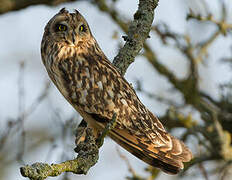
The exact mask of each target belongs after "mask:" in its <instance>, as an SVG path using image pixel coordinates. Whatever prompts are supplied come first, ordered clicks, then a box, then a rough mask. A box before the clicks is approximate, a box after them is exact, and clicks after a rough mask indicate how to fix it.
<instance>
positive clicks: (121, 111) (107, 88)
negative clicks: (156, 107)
mask: <svg viewBox="0 0 232 180" xmlns="http://www.w3.org/2000/svg"><path fill="white" fill-rule="evenodd" d="M41 56H42V61H43V64H44V65H45V67H46V70H47V72H48V75H49V77H50V78H51V80H52V81H53V83H54V84H55V85H56V87H57V88H58V90H59V91H60V92H61V94H62V95H63V96H64V97H65V99H66V100H67V101H68V102H69V103H70V104H71V105H72V106H73V107H74V108H75V110H76V111H77V112H78V113H79V114H80V115H81V116H82V117H83V118H84V120H85V121H86V122H87V123H88V126H89V127H91V128H92V129H94V132H95V133H94V134H95V136H96V138H97V136H99V134H100V133H101V131H102V130H103V129H104V128H105V126H106V125H107V123H109V122H110V121H111V120H112V118H113V116H114V114H116V125H115V126H114V128H113V129H112V130H110V132H109V134H108V135H109V136H110V137H111V138H112V139H113V140H114V141H116V143H118V144H119V145H121V146H122V147H123V148H125V149H126V150H127V151H129V152H130V153H132V154H133V155H135V156H136V157H138V158H139V159H141V160H143V161H144V162H146V163H148V164H150V165H151V166H154V167H157V168H160V169H161V170H162V171H164V172H166V173H169V174H177V173H178V172H179V171H180V170H181V169H183V167H184V165H183V162H188V161H190V160H191V159H192V153H191V151H190V150H189V149H188V148H187V147H186V146H185V145H184V143H183V142H182V141H180V140H178V139H176V138H175V137H173V136H172V135H170V134H169V133H167V132H166V131H165V129H164V127H163V125H162V124H161V123H160V121H159V120H158V119H157V117H156V116H155V115H153V114H152V113H151V112H150V111H149V110H148V109H147V108H146V107H145V106H144V105H143V104H142V102H141V101H140V100H139V98H138V96H137V95H136V92H135V91H134V90H133V88H132V87H131V86H130V84H129V83H128V82H127V81H126V80H125V79H124V77H123V76H122V75H121V74H120V73H119V72H118V71H117V69H116V68H115V67H114V66H113V65H112V64H111V62H110V61H109V60H108V59H107V57H106V56H105V55H104V53H103V52H102V50H101V49H100V47H99V45H98V43H97V42H96V40H95V38H94V37H93V35H92V33H91V31H90V28H89V25H88V23H87V22H86V20H85V19H84V17H83V16H82V15H81V14H80V13H79V12H78V11H77V10H75V11H74V12H72V13H70V12H69V11H68V10H66V9H65V8H63V9H61V10H60V11H59V12H58V13H57V14H56V15H55V16H54V17H53V18H51V20H50V21H49V22H48V23H47V25H46V27H45V30H44V35H43V39H42V43H41Z"/></svg>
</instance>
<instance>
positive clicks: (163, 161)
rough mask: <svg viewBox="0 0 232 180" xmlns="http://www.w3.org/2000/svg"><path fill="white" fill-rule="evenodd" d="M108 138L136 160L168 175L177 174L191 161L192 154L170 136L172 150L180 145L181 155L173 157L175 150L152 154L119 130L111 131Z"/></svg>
mask: <svg viewBox="0 0 232 180" xmlns="http://www.w3.org/2000/svg"><path fill="white" fill-rule="evenodd" d="M125 133H126V134H125ZM109 136H110V137H111V138H112V139H113V140H114V141H116V142H117V143H118V144H119V145H121V146H122V147H123V148H125V149H126V150H127V151H129V152H130V153H132V154H133V155H135V156H136V157H137V158H139V159H141V160H142V161H144V162H146V163H148V164H150V165H151V166H153V167H156V168H159V169H161V170H162V171H164V172H166V173H168V174H173V175H174V174H177V173H179V172H180V171H181V170H182V169H183V168H184V166H183V162H188V161H190V160H191V159H192V153H191V152H190V151H189V149H188V148H187V147H186V146H185V145H184V143H183V142H181V141H180V140H178V139H176V138H175V137H173V136H171V135H170V137H171V138H172V141H173V148H172V149H175V148H176V147H175V146H176V145H181V146H182V149H183V152H182V154H179V155H175V150H173V153H172V152H171V153H169V154H168V153H163V152H158V153H157V152H154V151H152V150H151V149H150V148H145V147H142V146H141V145H142V144H140V142H138V139H135V138H134V137H133V136H131V135H130V134H129V133H127V132H125V131H124V130H120V129H113V130H111V131H110V134H109ZM167 154H168V156H167Z"/></svg>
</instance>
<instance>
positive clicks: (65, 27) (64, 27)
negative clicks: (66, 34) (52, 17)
mask: <svg viewBox="0 0 232 180" xmlns="http://www.w3.org/2000/svg"><path fill="white" fill-rule="evenodd" d="M66 30H67V26H65V25H63V24H57V25H56V31H66Z"/></svg>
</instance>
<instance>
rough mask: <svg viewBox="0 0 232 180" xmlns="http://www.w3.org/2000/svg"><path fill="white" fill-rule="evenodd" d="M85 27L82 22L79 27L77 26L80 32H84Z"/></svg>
mask: <svg viewBox="0 0 232 180" xmlns="http://www.w3.org/2000/svg"><path fill="white" fill-rule="evenodd" d="M86 30H87V29H86V27H85V25H84V24H82V25H81V26H80V27H79V31H80V32H86Z"/></svg>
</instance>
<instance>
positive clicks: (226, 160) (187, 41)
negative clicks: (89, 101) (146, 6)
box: [0, 0, 232, 180]
mask: <svg viewBox="0 0 232 180" xmlns="http://www.w3.org/2000/svg"><path fill="white" fill-rule="evenodd" d="M69 1H70V2H69ZM18 2H19V3H18ZM137 5H138V1H128V0H107V1H106V0H77V1H74V0H66V1H65V0H52V1H46V0H43V1H42V0H41V1H39V0H34V1H25V2H24V1H23V0H22V1H17V0H15V1H12V0H0V6H1V7H0V92H1V93H0V180H6V179H7V180H16V179H17V180H21V179H25V178H23V177H22V176H21V174H20V171H19V168H20V167H21V166H23V165H25V164H32V163H34V162H47V163H59V162H62V161H65V160H68V159H73V158H75V156H76V154H75V152H74V151H73V149H74V147H75V143H74V141H75V137H74V132H75V128H76V127H77V126H78V124H79V122H80V121H81V117H80V116H79V115H78V113H77V112H75V111H74V109H73V108H72V107H71V106H70V105H69V104H68V103H67V101H66V100H65V99H64V98H63V97H62V95H61V94H60V93H59V92H58V90H57V89H56V88H55V87H54V85H53V84H51V82H50V80H49V78H48V75H47V73H46V71H45V68H44V66H43V64H42V61H41V57H40V42H41V39H42V35H43V29H44V27H45V25H46V23H47V22H48V20H49V19H50V18H51V17H52V16H53V15H54V14H56V13H57V12H58V11H59V10H60V9H61V8H62V7H66V8H67V9H69V10H73V9H77V10H78V11H80V12H81V14H82V15H83V16H84V17H85V18H86V20H87V21H88V23H89V25H90V28H91V30H92V33H93V35H94V36H95V38H96V40H97V41H98V43H99V45H100V47H101V48H102V50H103V51H104V52H105V54H106V55H107V57H108V58H109V59H110V60H113V58H114V57H115V56H116V55H117V53H118V50H119V48H120V47H122V46H123V44H124V42H123V39H122V36H124V35H126V32H127V27H128V24H129V22H130V21H131V20H133V14H134V13H135V12H136V10H137ZM15 10H17V11H15ZM115 17H116V18H115ZM231 32H232V2H231V0H224V1H223V0H172V1H170V0H161V1H160V2H159V6H158V7H157V8H156V9H155V19H154V22H153V26H152V29H151V32H150V38H149V39H148V40H147V41H146V44H145V45H144V49H143V50H142V51H141V53H140V54H139V55H138V56H137V57H136V59H135V62H134V63H132V64H131V65H130V67H129V68H128V70H127V72H126V75H125V77H126V79H127V80H128V81H129V82H130V83H132V85H133V87H134V88H135V90H136V91H137V94H138V96H139V97H140V99H141V101H142V102H143V103H144V104H145V105H146V106H147V107H148V108H149V109H150V110H151V111H152V112H153V113H154V114H156V115H157V116H158V117H159V118H160V119H161V121H162V122H163V124H164V125H165V127H166V128H167V130H168V131H169V132H171V133H172V134H173V135H175V136H177V137H178V138H181V139H182V140H183V141H185V143H186V144H187V145H188V146H189V147H190V149H191V150H192V151H193V154H194V156H195V158H194V160H193V161H191V162H190V163H188V164H186V169H185V171H183V172H182V173H181V174H180V175H178V176H170V175H167V174H164V173H163V172H159V171H157V170H154V169H152V168H150V167H148V166H147V165H146V164H145V163H143V162H142V161H140V160H138V159H137V158H135V157H134V156H132V155H131V154H129V153H128V152H126V151H125V150H123V149H122V148H120V147H119V146H118V145H117V144H116V143H114V142H113V141H112V140H111V139H109V138H106V140H105V143H104V145H103V147H102V148H101V149H100V159H99V161H98V163H97V164H96V165H95V166H94V167H92V168H91V169H90V171H89V172H88V174H87V175H86V176H84V175H82V176H80V175H73V174H72V173H65V174H62V175H60V176H58V177H55V178H48V179H57V180H58V179H59V180H64V179H65V180H72V179H86V180H87V179H91V180H100V179H101V180H102V179H112V180H119V179H135V178H136V177H137V179H139V178H140V179H144V180H145V179H147V180H149V179H150V180H151V179H158V180H164V179H165V180H166V179H195V180H196V179H199V180H201V179H203V180H204V179H205V180H214V179H215V180H217V179H221V180H227V179H228V180H229V179H232V167H231V166H232V165H231V162H232V146H231V133H232V81H231V80H232V69H231V68H232V46H231V45H232V33H231Z"/></svg>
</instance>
